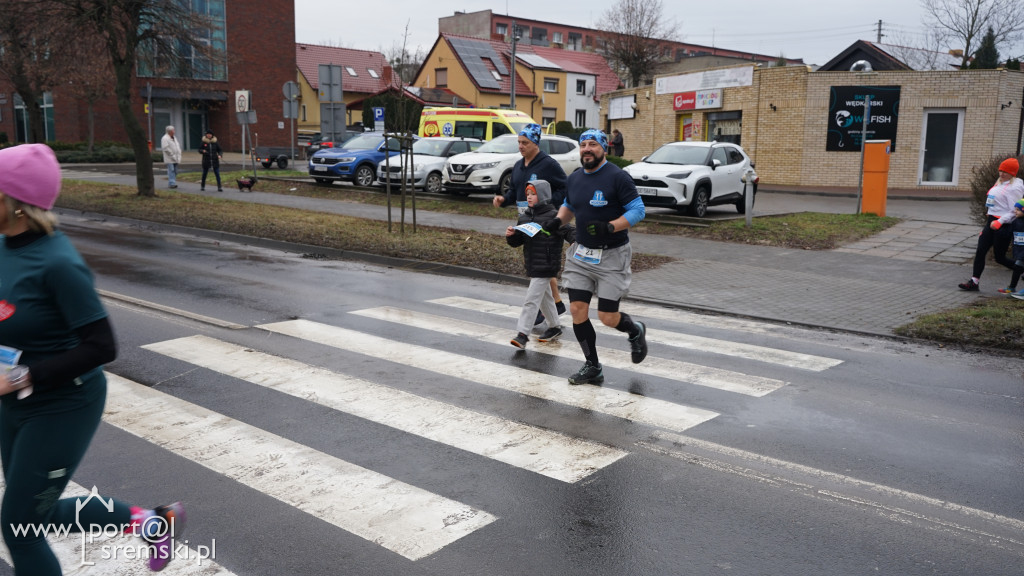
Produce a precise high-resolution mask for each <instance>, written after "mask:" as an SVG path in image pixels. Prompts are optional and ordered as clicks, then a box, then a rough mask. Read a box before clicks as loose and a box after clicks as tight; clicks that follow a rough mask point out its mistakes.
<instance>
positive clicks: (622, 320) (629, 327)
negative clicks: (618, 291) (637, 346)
mask: <svg viewBox="0 0 1024 576" xmlns="http://www.w3.org/2000/svg"><path fill="white" fill-rule="evenodd" d="M615 329H616V330H618V331H619V332H625V333H627V334H629V337H630V338H632V337H633V336H636V334H637V332H639V330H640V329H639V328H637V327H636V324H634V323H633V319H632V318H630V317H629V314H626V313H625V312H619V325H618V326H616V327H615Z"/></svg>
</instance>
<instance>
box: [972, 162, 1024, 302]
mask: <svg viewBox="0 0 1024 576" xmlns="http://www.w3.org/2000/svg"><path fill="white" fill-rule="evenodd" d="M1018 172H1020V163H1019V162H1017V159H1016V158H1007V159H1006V160H1003V161H1002V162H1000V163H999V179H998V180H996V183H995V184H993V185H992V188H990V189H989V191H988V196H987V197H986V198H985V206H986V208H987V210H988V214H987V215H986V216H985V226H984V227H983V228H982V229H981V235H979V236H978V249H977V250H976V251H975V253H974V270H973V272H972V275H971V277H970V278H968V279H967V280H966V281H964V282H961V283H960V284H959V287H960V289H961V290H967V291H971V292H976V291H977V290H978V289H979V287H980V284H981V273H982V272H984V271H985V258H986V257H987V256H988V251H989V250H993V253H992V257H993V258H995V259H996V262H998V263H999V264H1002V265H1003V266H1006V267H1007V268H1009V269H1010V270H1013V260H1010V259H1009V258H1007V257H1006V251H1007V250H1008V249H1009V248H1010V240H1011V234H1010V228H1009V227H1006V228H1003V226H1004V225H1006V224H1009V223H1010V222H1013V219H1014V218H1015V216H1014V215H1013V203H1014V202H1016V201H1017V200H1020V199H1021V197H1022V196H1024V181H1022V180H1021V179H1020V178H1017V173H1018Z"/></svg>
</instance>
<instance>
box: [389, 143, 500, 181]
mask: <svg viewBox="0 0 1024 576" xmlns="http://www.w3.org/2000/svg"><path fill="white" fill-rule="evenodd" d="M483 143H484V141H483V140H480V139H479V138H456V137H440V138H424V139H421V140H417V141H416V142H415V143H413V145H412V170H411V171H410V172H409V173H407V176H406V178H408V179H410V180H412V183H413V185H414V186H416V187H417V188H423V189H424V190H426V191H427V192H430V193H433V194H436V193H438V192H440V191H441V173H442V172H444V165H445V162H446V161H447V160H448V158H449V157H451V156H455V155H456V154H462V153H464V152H471V151H473V150H476V149H477V148H479V147H480V146H481V145H482V144H483ZM404 164H405V159H404V157H399V158H391V159H390V160H381V161H380V163H379V164H378V165H377V180H378V181H379V182H380V183H381V184H384V183H385V182H386V181H387V180H389V178H388V172H387V169H388V168H389V167H390V169H391V172H390V174H391V176H392V177H391V178H390V180H391V182H392V184H401V183H402V173H403V172H402V168H403V166H404Z"/></svg>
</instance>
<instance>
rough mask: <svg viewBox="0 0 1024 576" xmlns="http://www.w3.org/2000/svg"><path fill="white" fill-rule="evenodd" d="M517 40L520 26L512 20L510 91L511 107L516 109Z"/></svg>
mask: <svg viewBox="0 0 1024 576" xmlns="http://www.w3.org/2000/svg"><path fill="white" fill-rule="evenodd" d="M516 42H519V26H517V25H516V21H515V20H513V21H512V73H511V74H510V77H511V80H512V88H511V90H509V92H511V93H512V98H511V101H510V102H509V107H510V108H512V109H513V110H515V109H516Z"/></svg>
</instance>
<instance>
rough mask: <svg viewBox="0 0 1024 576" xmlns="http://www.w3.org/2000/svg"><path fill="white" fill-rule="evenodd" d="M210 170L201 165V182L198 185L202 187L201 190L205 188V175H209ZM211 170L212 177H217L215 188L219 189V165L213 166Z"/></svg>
mask: <svg viewBox="0 0 1024 576" xmlns="http://www.w3.org/2000/svg"><path fill="white" fill-rule="evenodd" d="M210 168H211V166H208V165H206V164H203V181H202V183H201V184H200V186H202V187H203V188H206V175H207V174H209V173H210ZM212 168H213V175H214V176H216V177H217V188H220V187H221V185H220V165H219V164H214V165H213V166H212Z"/></svg>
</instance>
